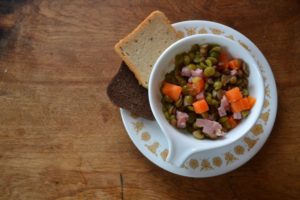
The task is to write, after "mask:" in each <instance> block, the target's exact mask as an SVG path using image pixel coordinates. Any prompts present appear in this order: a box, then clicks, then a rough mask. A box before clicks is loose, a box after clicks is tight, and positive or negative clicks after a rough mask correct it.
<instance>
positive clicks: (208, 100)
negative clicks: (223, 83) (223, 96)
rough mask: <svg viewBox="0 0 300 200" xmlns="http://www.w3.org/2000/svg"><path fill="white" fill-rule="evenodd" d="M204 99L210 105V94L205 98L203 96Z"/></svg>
mask: <svg viewBox="0 0 300 200" xmlns="http://www.w3.org/2000/svg"><path fill="white" fill-rule="evenodd" d="M205 100H206V102H207V103H208V104H209V105H211V104H212V100H213V99H212V98H211V96H207V97H206V98H205Z"/></svg>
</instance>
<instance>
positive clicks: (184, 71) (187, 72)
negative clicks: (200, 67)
mask: <svg viewBox="0 0 300 200" xmlns="http://www.w3.org/2000/svg"><path fill="white" fill-rule="evenodd" d="M181 76H185V77H190V76H192V70H191V69H190V68H189V67H184V68H182V70H181Z"/></svg>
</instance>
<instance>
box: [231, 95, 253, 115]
mask: <svg viewBox="0 0 300 200" xmlns="http://www.w3.org/2000/svg"><path fill="white" fill-rule="evenodd" d="M249 107H250V105H249V100H248V98H247V97H245V98H242V99H240V100H238V101H235V102H233V103H231V110H232V112H241V111H244V110H249Z"/></svg>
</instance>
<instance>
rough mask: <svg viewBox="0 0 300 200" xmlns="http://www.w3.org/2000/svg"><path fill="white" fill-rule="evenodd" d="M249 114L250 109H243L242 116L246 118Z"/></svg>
mask: <svg viewBox="0 0 300 200" xmlns="http://www.w3.org/2000/svg"><path fill="white" fill-rule="evenodd" d="M248 115H249V110H245V111H242V117H243V118H246V117H247V116H248Z"/></svg>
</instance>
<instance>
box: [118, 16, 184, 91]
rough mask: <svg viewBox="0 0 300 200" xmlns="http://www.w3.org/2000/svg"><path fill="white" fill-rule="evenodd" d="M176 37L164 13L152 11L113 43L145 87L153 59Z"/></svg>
mask: <svg viewBox="0 0 300 200" xmlns="http://www.w3.org/2000/svg"><path fill="white" fill-rule="evenodd" d="M177 39H178V38H177V35H176V31H175V30H174V28H173V27H172V26H171V24H170V22H169V20H168V19H167V17H166V16H165V15H164V13H162V12H160V11H154V12H152V13H151V14H150V15H149V16H148V17H147V18H146V19H145V20H144V21H143V22H142V23H141V24H140V25H139V26H138V27H137V28H135V29H134V30H133V31H132V32H131V33H130V34H129V35H127V36H126V37H125V38H123V39H122V40H120V41H119V42H118V43H117V44H116V45H115V51H116V52H117V53H118V54H119V55H120V56H121V58H122V59H123V60H124V61H125V63H126V64H127V65H128V67H129V69H130V70H131V71H132V72H133V73H134V75H135V77H136V79H137V80H138V82H139V84H141V85H142V86H143V87H145V88H147V87H148V80H149V77H150V73H151V70H152V67H153V65H154V63H155V61H156V60H157V58H158V57H159V56H160V54H161V53H162V52H163V51H164V50H165V49H166V48H167V47H168V46H170V45H171V44H172V43H174V42H175V41H176V40H177Z"/></svg>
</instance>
